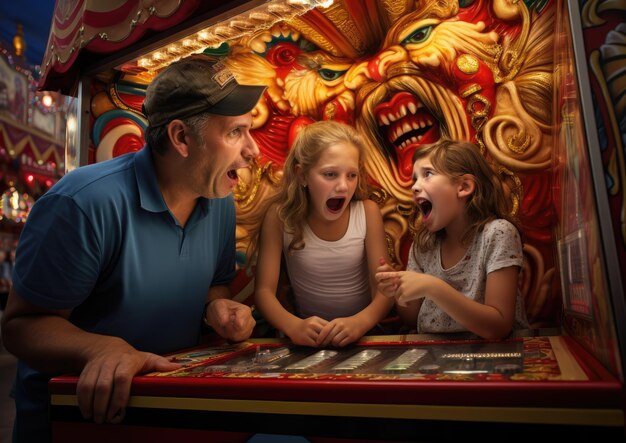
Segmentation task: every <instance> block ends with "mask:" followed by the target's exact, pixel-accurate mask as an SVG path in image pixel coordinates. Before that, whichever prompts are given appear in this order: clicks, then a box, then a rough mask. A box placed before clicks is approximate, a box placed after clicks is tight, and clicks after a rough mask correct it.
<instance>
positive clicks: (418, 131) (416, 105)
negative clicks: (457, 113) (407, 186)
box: [374, 91, 441, 179]
mask: <svg viewBox="0 0 626 443" xmlns="http://www.w3.org/2000/svg"><path fill="white" fill-rule="evenodd" d="M374 114H375V116H376V121H377V123H378V128H379V130H380V131H381V134H382V135H383V139H384V140H386V142H387V143H388V145H389V148H393V151H395V153H396V155H397V156H398V161H399V163H400V172H401V173H405V172H406V173H408V174H409V175H410V173H411V170H412V165H411V164H410V163H411V158H412V156H413V152H415V150H416V149H418V148H419V146H420V145H422V144H425V143H434V142H435V141H437V140H438V139H439V137H440V133H441V131H440V128H439V123H438V120H437V119H436V118H435V117H434V116H433V115H432V114H431V113H430V112H429V111H428V110H427V109H426V107H425V106H424V105H423V104H422V103H421V102H420V101H419V100H418V98H417V97H416V96H414V95H413V94H411V93H409V92H404V91H403V92H398V93H397V94H395V95H394V96H393V97H392V98H391V99H390V100H388V101H386V102H383V103H380V104H378V105H377V106H376V107H375V108H374ZM405 163H406V164H405ZM405 169H406V171H405ZM406 178H407V179H409V178H410V177H406Z"/></svg>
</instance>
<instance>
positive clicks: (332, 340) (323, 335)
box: [317, 317, 366, 347]
mask: <svg viewBox="0 0 626 443" xmlns="http://www.w3.org/2000/svg"><path fill="white" fill-rule="evenodd" d="M365 332H366V331H363V330H362V327H361V325H360V323H359V322H358V321H357V319H355V318H354V317H339V318H336V319H334V320H332V321H330V322H329V323H328V324H327V325H326V326H324V328H323V329H322V330H321V331H320V333H319V335H318V337H317V345H318V346H320V347H324V346H337V347H341V346H346V345H349V344H350V343H353V342H355V341H357V340H358V339H360V338H361V337H362V336H363V334H364V333H365Z"/></svg>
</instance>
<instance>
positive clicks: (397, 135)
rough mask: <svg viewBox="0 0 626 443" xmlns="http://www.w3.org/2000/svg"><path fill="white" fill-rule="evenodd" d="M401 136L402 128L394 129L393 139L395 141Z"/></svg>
mask: <svg viewBox="0 0 626 443" xmlns="http://www.w3.org/2000/svg"><path fill="white" fill-rule="evenodd" d="M401 135H402V128H400V127H398V128H396V134H395V137H394V139H395V140H397V139H399V138H400V136H401Z"/></svg>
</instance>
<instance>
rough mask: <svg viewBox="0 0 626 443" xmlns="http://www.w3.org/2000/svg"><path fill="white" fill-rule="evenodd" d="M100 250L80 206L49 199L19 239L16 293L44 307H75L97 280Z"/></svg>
mask: <svg viewBox="0 0 626 443" xmlns="http://www.w3.org/2000/svg"><path fill="white" fill-rule="evenodd" d="M99 251H100V245H99V242H98V239H97V237H96V235H95V233H94V231H93V229H92V226H91V224H90V223H89V220H88V219H87V218H86V217H85V214H84V213H83V212H82V211H81V210H80V208H78V207H77V206H76V204H75V202H74V201H73V200H72V199H71V198H70V197H67V196H64V195H59V194H54V193H52V194H47V195H44V196H43V197H41V198H40V199H39V200H38V201H37V203H36V204H35V205H34V206H33V209H32V212H31V214H30V216H29V220H28V223H27V224H26V225H25V227H24V230H23V231H22V234H21V236H20V240H19V243H18V248H17V251H16V263H15V267H14V270H13V284H14V286H15V290H16V292H17V293H18V294H19V295H20V296H21V297H23V298H24V299H26V300H27V301H29V302H31V303H33V304H36V305H40V306H42V307H45V308H50V309H69V308H73V307H75V306H77V305H79V304H80V303H81V302H82V301H83V300H85V299H86V298H87V297H88V296H89V294H90V293H91V290H92V289H93V287H94V285H95V283H96V281H97V279H98V274H99V261H100V260H99Z"/></svg>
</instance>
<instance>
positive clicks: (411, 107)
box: [407, 102, 417, 114]
mask: <svg viewBox="0 0 626 443" xmlns="http://www.w3.org/2000/svg"><path fill="white" fill-rule="evenodd" d="M407 106H408V108H409V111H411V114H415V113H416V112H417V106H415V103H413V102H410V103H409V104H408V105H407Z"/></svg>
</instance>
